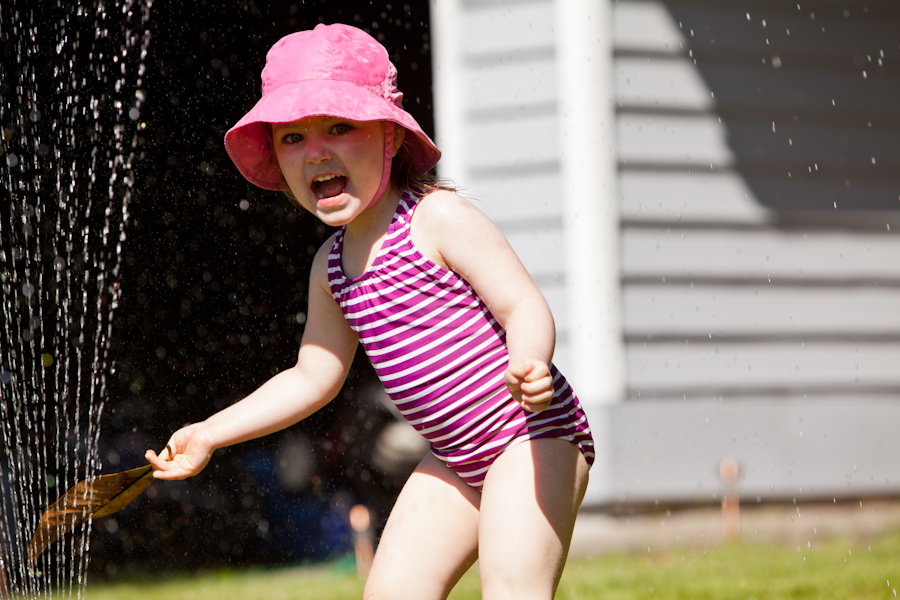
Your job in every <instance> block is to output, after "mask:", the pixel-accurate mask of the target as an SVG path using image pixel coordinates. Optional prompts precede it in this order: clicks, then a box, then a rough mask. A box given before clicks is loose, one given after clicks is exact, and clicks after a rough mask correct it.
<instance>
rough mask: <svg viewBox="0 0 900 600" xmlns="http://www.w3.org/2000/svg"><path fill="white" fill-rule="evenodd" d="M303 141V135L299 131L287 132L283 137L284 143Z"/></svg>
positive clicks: (282, 141)
mask: <svg viewBox="0 0 900 600" xmlns="http://www.w3.org/2000/svg"><path fill="white" fill-rule="evenodd" d="M302 141H303V135H302V134H299V133H287V134H285V135H284V136H283V137H282V138H281V143H282V144H297V143H299V142H302Z"/></svg>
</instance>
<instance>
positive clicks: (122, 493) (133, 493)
mask: <svg viewBox="0 0 900 600" xmlns="http://www.w3.org/2000/svg"><path fill="white" fill-rule="evenodd" d="M151 483H153V467H151V466H150V465H144V466H143V467H138V468H137V469H131V470H130V471H124V472H122V473H110V474H108V475H100V476H99V477H92V478H90V479H85V480H84V481H80V482H79V483H77V484H75V486H74V487H72V488H71V489H69V491H67V492H66V493H65V494H63V495H62V496H61V497H60V498H59V500H57V501H56V502H54V503H53V504H52V505H51V506H50V508H48V509H47V510H46V512H44V514H43V515H42V516H41V522H40V523H39V524H38V527H37V531H35V532H34V536H33V537H32V538H31V543H30V544H29V545H28V561H29V563H31V564H32V565H33V564H34V563H35V561H37V559H38V557H39V556H40V555H41V553H43V552H44V550H46V549H47V548H48V547H49V546H50V544H52V543H53V542H55V541H56V540H57V539H58V538H59V536H60V535H62V534H65V533H68V532H69V531H71V530H72V529H74V528H75V527H76V526H77V525H79V524H81V523H84V522H85V521H87V520H88V519H89V518H95V519H97V518H100V517H107V516H109V515H111V514H114V513H116V512H118V511H120V510H122V509H123V508H125V506H127V505H128V504H129V503H130V502H131V501H132V500H134V499H135V498H137V497H138V496H140V495H141V493H142V492H143V491H144V490H146V489H147V487H148V486H149V485H150V484H151Z"/></svg>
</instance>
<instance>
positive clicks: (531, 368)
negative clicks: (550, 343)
mask: <svg viewBox="0 0 900 600" xmlns="http://www.w3.org/2000/svg"><path fill="white" fill-rule="evenodd" d="M503 377H504V379H505V380H506V387H507V388H509V393H510V394H512V397H513V398H514V399H515V400H516V402H518V403H519V404H521V405H522V408H524V409H525V410H527V411H529V412H541V411H542V410H545V409H546V408H547V407H548V406H550V401H551V400H552V399H553V378H552V377H551V376H550V367H549V366H548V365H547V363H545V362H544V361H542V360H537V359H533V358H514V359H512V360H510V361H509V366H508V367H506V373H504V375H503Z"/></svg>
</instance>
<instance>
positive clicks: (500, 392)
mask: <svg viewBox="0 0 900 600" xmlns="http://www.w3.org/2000/svg"><path fill="white" fill-rule="evenodd" d="M419 200H420V197H417V196H415V195H413V194H412V193H409V192H405V193H404V194H403V197H402V199H401V200H400V204H399V205H398V207H397V211H396V213H395V214H394V218H393V221H392V222H391V226H390V229H389V230H388V234H387V237H386V238H385V241H384V243H383V244H382V247H381V250H380V251H379V253H378V255H377V257H376V258H375V261H374V262H373V263H372V265H371V266H370V267H369V268H368V269H366V271H365V272H364V273H363V274H362V275H360V276H359V277H358V278H356V279H348V278H347V277H346V276H345V275H344V271H343V269H342V268H341V251H342V248H343V235H344V231H343V229H341V230H340V231H339V232H338V233H337V235H336V236H335V239H334V244H333V245H332V248H331V252H330V254H329V256H328V282H329V285H330V288H331V294H332V296H333V297H334V299H335V300H336V301H337V302H338V304H340V306H341V310H342V311H343V313H344V317H345V318H346V319H347V322H348V323H349V324H350V326H351V327H352V328H353V330H354V331H356V333H357V335H358V336H359V341H360V342H361V343H362V345H363V347H364V348H365V351H366V354H367V355H368V357H369V360H370V361H371V362H372V365H373V366H374V367H375V371H376V372H377V373H378V377H379V378H380V379H381V383H382V385H383V386H384V389H385V391H386V392H387V393H388V395H389V396H390V397H391V399H392V400H393V402H394V403H395V404H396V406H397V408H398V409H399V410H400V412H401V413H402V414H403V416H404V417H405V418H406V419H407V420H408V421H409V423H410V424H412V426H413V427H415V429H416V430H418V431H419V433H421V434H422V435H423V436H425V438H426V439H428V441H429V442H430V443H431V449H432V452H433V453H434V454H435V456H437V457H438V458H440V459H441V460H443V461H444V462H446V463H447V464H448V465H449V466H450V467H451V468H452V469H453V470H454V471H456V473H457V474H458V475H459V476H460V477H462V479H463V480H465V481H466V482H467V483H468V484H469V485H471V486H472V487H474V488H475V489H478V490H480V489H481V487H482V485H483V483H484V478H485V475H486V473H487V470H488V468H489V467H490V466H491V464H492V463H493V461H494V460H495V459H496V458H497V456H499V455H500V454H501V453H502V452H503V451H504V450H505V449H507V448H509V447H510V446H512V445H514V444H517V443H519V442H523V441H526V440H532V439H538V438H560V439H565V440H568V441H571V442H572V443H574V444H575V445H577V446H578V448H579V449H580V450H581V452H582V453H583V454H584V456H585V458H586V459H587V461H588V464H592V463H593V461H594V442H593V438H592V437H591V431H590V428H589V426H588V422H587V418H586V417H585V414H584V411H583V410H582V409H581V405H580V404H579V402H578V398H577V397H576V396H575V394H574V393H573V391H572V389H571V388H570V387H569V384H568V382H567V381H566V380H565V378H564V377H563V376H562V374H560V373H559V371H557V369H556V367H554V366H552V365H551V367H550V370H551V374H552V375H553V388H554V390H555V395H554V398H553V402H552V403H551V405H550V407H549V408H548V409H547V410H545V411H542V412H539V413H530V412H527V411H525V410H523V409H522V407H521V406H519V404H518V403H517V402H516V401H515V400H513V398H512V396H511V395H510V394H509V391H508V390H507V388H506V383H505V382H504V380H503V374H504V372H505V371H506V367H507V363H508V362H509V356H508V354H507V349H506V332H505V331H504V329H503V328H502V327H501V326H500V324H499V323H497V321H496V319H494V317H493V315H491V313H490V311H489V310H488V308H487V307H486V306H485V304H484V302H482V300H481V298H480V297H479V296H478V295H477V294H476V293H475V291H474V290H473V289H472V288H471V287H470V286H469V284H468V283H467V282H466V281H465V280H464V279H462V278H461V277H460V276H459V275H457V274H456V273H454V272H453V271H450V270H448V269H445V268H443V267H441V266H439V265H437V264H435V263H433V262H431V261H430V260H428V259H427V258H425V257H424V256H422V254H420V253H419V251H418V250H417V249H416V247H415V246H414V245H413V243H412V240H411V239H410V236H409V228H410V221H411V219H412V216H413V212H414V211H415V209H416V206H417V205H418V202H419Z"/></svg>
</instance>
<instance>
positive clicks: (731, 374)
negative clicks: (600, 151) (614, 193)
mask: <svg viewBox="0 0 900 600" xmlns="http://www.w3.org/2000/svg"><path fill="white" fill-rule="evenodd" d="M807 4H808V3H807ZM784 6H787V8H779V5H777V4H773V3H766V2H764V1H762V0H758V1H756V2H749V3H747V4H746V5H742V6H741V8H740V10H738V9H734V8H731V7H730V5H728V4H725V3H715V2H705V1H703V0H694V1H689V0H671V1H659V2H639V1H629V2H625V1H623V2H618V3H616V4H615V5H614V7H615V15H616V16H615V19H616V21H615V23H616V30H615V35H616V42H615V44H616V48H615V51H616V71H617V72H616V86H617V91H616V100H617V105H618V118H617V120H618V134H619V158H620V176H621V180H620V192H621V196H622V225H623V226H622V271H623V273H622V276H623V307H624V309H623V311H624V315H623V318H624V337H625V340H626V354H627V365H628V366H627V369H628V375H627V381H628V399H629V400H643V401H646V400H648V399H658V400H666V401H671V402H685V401H690V400H691V399H692V396H693V398H697V397H702V398H719V397H723V396H724V397H726V399H727V398H728V397H731V398H747V397H760V398H762V397H765V398H770V399H771V398H784V399H786V400H787V399H789V398H797V397H802V398H803V399H804V401H808V400H809V399H810V398H813V399H814V398H816V397H823V398H824V397H825V396H829V397H833V396H834V393H835V392H839V393H843V394H846V395H847V396H848V397H852V398H860V397H869V398H874V397H876V396H877V397H879V398H882V397H885V396H888V397H890V396H891V395H892V394H895V395H896V396H897V397H900V369H898V368H897V365H898V364H900V237H898V235H897V230H898V228H900V168H898V167H900V144H897V143H896V140H897V139H900V109H898V105H897V98H900V69H898V68H897V65H898V64H900V52H898V48H897V46H896V39H894V38H896V35H895V34H892V33H890V32H896V31H897V28H898V27H900V14H896V13H897V12H898V11H897V10H894V9H892V8H891V7H890V6H891V5H889V4H888V3H883V2H881V3H875V5H874V6H872V8H873V11H875V10H881V12H882V13H883V14H882V18H883V19H886V20H885V21H884V22H878V20H877V19H872V18H869V19H868V20H863V19H862V18H860V15H859V14H858V13H859V12H860V11H858V10H856V9H855V8H854V9H853V10H854V11H855V13H857V14H855V15H851V17H857V18H856V20H854V18H847V17H845V16H844V15H843V14H842V12H841V10H840V9H838V8H835V7H836V5H835V4H834V3H829V2H817V3H814V6H813V5H811V6H806V4H804V5H803V6H804V11H802V12H801V13H800V14H795V12H796V7H795V6H788V4H785V5H784ZM791 8H793V9H794V10H790V9H791ZM810 11H819V14H818V15H816V17H815V18H811V17H810ZM747 14H749V15H750V19H749V21H748V19H747V16H746V15H747ZM885 15H886V16H885ZM762 19H766V20H767V23H766V26H765V27H763V26H762V23H761V22H762ZM810 23H813V24H812V25H811V24H810ZM822 27H825V28H826V29H825V31H826V32H828V35H830V37H824V38H823V37H822V36H823V33H822V30H821V28H822ZM692 29H693V31H691V30H692ZM788 30H789V33H788ZM832 32H834V33H832ZM766 39H768V40H769V44H766ZM891 39H893V40H894V41H893V42H892V43H890V44H888V41H889V40H891ZM882 50H883V51H884V52H885V53H886V54H887V55H886V56H885V57H884V58H883V59H882V64H881V65H878V60H877V59H878V58H881V56H880V53H881V52H882ZM873 56H874V59H871V57H873ZM860 57H862V58H860ZM870 59H871V60H870ZM773 60H774V61H775V62H774V63H773ZM860 60H862V61H863V62H862V63H860ZM695 61H696V62H695ZM854 61H855V62H854ZM775 65H777V66H775ZM867 68H868V72H867V73H866V76H865V77H863V75H862V71H863V70H865V69H867ZM747 82H751V84H752V85H750V84H748V83H747ZM753 85H755V86H758V87H759V88H760V90H759V93H756V90H755V89H751V88H752V86H753ZM832 100H834V103H832ZM873 159H874V160H873ZM862 209H866V210H862Z"/></svg>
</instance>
